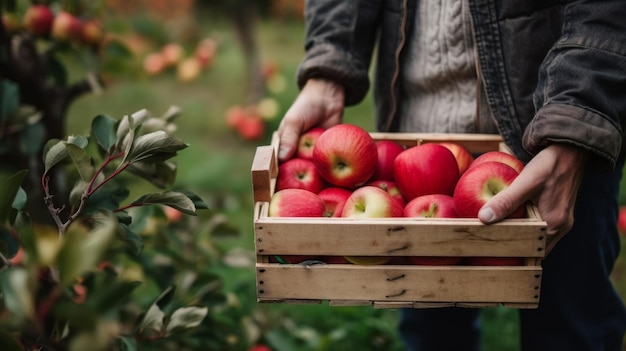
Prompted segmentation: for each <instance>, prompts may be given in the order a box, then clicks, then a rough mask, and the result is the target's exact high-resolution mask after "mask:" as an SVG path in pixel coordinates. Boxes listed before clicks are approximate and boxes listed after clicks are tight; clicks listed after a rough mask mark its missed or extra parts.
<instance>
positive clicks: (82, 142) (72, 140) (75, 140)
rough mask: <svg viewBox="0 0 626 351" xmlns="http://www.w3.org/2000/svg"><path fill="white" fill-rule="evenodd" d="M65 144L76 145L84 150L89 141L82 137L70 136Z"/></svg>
mask: <svg viewBox="0 0 626 351" xmlns="http://www.w3.org/2000/svg"><path fill="white" fill-rule="evenodd" d="M67 143H68V144H73V145H76V146H78V147H79V148H81V149H84V148H85V147H87V144H88V143H89V139H87V137H85V136H84V135H70V136H68V137H67Z"/></svg>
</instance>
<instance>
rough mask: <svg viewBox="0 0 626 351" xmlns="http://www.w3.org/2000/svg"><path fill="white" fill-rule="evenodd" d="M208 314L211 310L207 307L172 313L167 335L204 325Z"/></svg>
mask: <svg viewBox="0 0 626 351" xmlns="http://www.w3.org/2000/svg"><path fill="white" fill-rule="evenodd" d="M208 313H209V309H208V308H206V307H182V308H179V309H177V310H176V311H174V313H172V316H171V317H170V321H169V323H167V329H166V330H165V333H166V334H167V335H169V334H171V333H172V332H173V331H175V330H179V329H191V328H195V327H197V326H199V325H200V323H202V320H203V319H204V317H206V315H207V314H208Z"/></svg>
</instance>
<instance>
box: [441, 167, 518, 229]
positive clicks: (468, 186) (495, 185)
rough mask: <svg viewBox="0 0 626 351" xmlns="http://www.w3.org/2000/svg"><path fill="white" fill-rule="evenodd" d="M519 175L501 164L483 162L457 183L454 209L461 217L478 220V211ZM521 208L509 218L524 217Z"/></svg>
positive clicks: (468, 171) (466, 173)
mask: <svg viewBox="0 0 626 351" xmlns="http://www.w3.org/2000/svg"><path fill="white" fill-rule="evenodd" d="M518 174H519V173H518V172H517V171H516V170H515V169H513V168H512V167H511V166H508V165H506V164H504V163H501V162H495V161H490V162H482V163H481V164H478V165H475V166H471V167H470V168H469V169H468V170H467V171H466V172H465V173H464V174H463V175H462V176H461V178H459V181H458V182H457V185H456V188H455V189H454V195H453V197H454V207H455V209H456V213H457V214H458V216H459V217H463V218H477V217H478V211H479V210H480V209H481V208H482V207H483V206H484V205H485V204H486V203H487V201H489V200H491V199H492V198H493V197H494V196H495V195H496V194H498V193H499V192H501V191H502V190H504V189H506V188H507V187H509V185H511V183H512V182H513V180H514V179H515V178H516V177H517V175H518ZM524 214H525V208H524V206H520V207H519V208H518V209H517V210H515V211H514V212H513V213H511V214H510V215H509V216H508V217H507V218H521V217H524Z"/></svg>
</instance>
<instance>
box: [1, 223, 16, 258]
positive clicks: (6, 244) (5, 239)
mask: <svg viewBox="0 0 626 351" xmlns="http://www.w3.org/2000/svg"><path fill="white" fill-rule="evenodd" d="M19 247H20V244H19V241H18V240H17V238H16V237H15V236H13V235H11V232H10V231H9V229H8V228H5V227H2V226H0V252H1V253H2V254H3V255H4V257H6V258H9V259H10V258H13V256H15V254H16V253H17V251H18V249H19ZM0 263H3V262H0Z"/></svg>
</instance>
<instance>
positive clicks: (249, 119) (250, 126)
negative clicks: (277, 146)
mask: <svg viewBox="0 0 626 351" xmlns="http://www.w3.org/2000/svg"><path fill="white" fill-rule="evenodd" d="M236 128H237V131H238V132H239V135H241V137H242V138H244V139H246V140H257V139H259V138H261V137H262V136H263V135H264V134H265V124H264V123H263V120H262V119H261V117H260V116H257V115H251V114H246V115H245V116H244V118H242V119H241V121H239V123H238V124H237V126H236Z"/></svg>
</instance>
